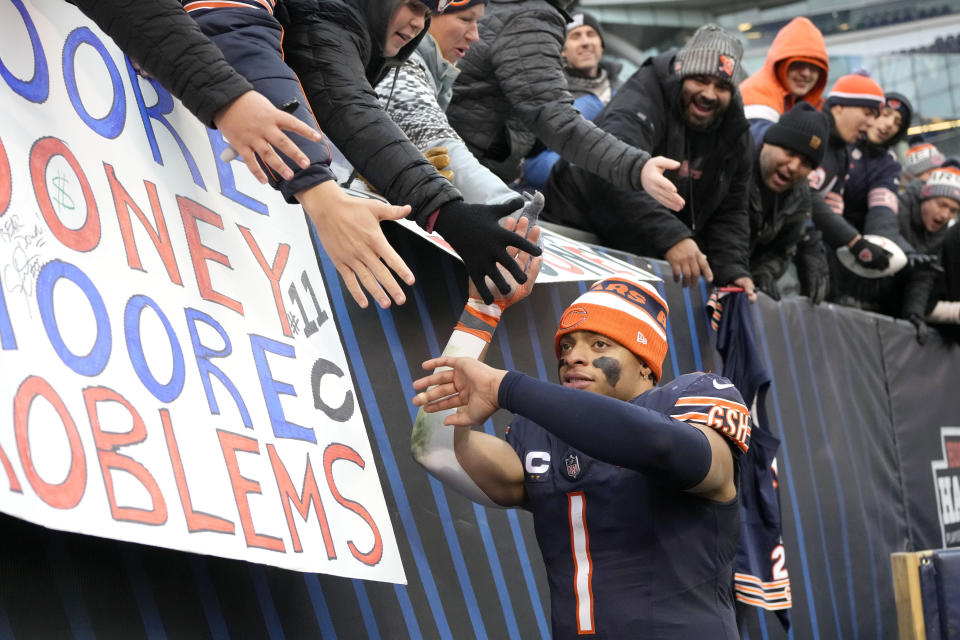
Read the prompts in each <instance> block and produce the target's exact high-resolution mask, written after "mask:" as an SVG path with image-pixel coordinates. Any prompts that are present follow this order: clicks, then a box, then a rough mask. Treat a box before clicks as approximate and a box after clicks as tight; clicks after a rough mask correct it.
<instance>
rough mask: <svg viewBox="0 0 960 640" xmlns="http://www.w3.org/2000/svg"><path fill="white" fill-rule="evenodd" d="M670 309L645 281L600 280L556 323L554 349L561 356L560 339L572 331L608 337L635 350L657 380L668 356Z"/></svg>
mask: <svg viewBox="0 0 960 640" xmlns="http://www.w3.org/2000/svg"><path fill="white" fill-rule="evenodd" d="M669 314H670V309H669V307H668V306H667V303H666V301H665V300H664V299H663V298H662V297H661V296H660V294H659V293H657V290H656V289H654V288H653V287H652V286H650V285H649V284H647V283H645V282H634V281H632V280H629V279H628V278H625V277H623V276H615V277H612V278H607V279H605V280H601V281H600V282H597V283H596V284H594V285H593V286H592V287H590V290H589V291H587V292H586V293H584V294H583V295H582V296H580V297H579V298H577V299H576V300H574V301H573V304H571V305H570V306H569V307H567V309H566V311H564V312H563V315H561V316H560V323H559V325H558V326H557V333H556V335H555V336H554V339H553V348H554V351H555V352H556V354H557V358H558V359H559V358H560V339H561V338H562V337H563V336H565V335H567V334H568V333H571V332H573V331H592V332H594V333H599V334H601V335H604V336H607V337H608V338H610V339H611V340H613V341H614V342H616V343H617V344H619V345H620V346H622V347H623V348H625V349H627V350H629V351H631V352H633V353H634V354H635V355H636V356H637V357H639V358H640V359H641V360H643V362H644V363H645V364H646V365H647V366H648V367H650V371H651V372H653V377H654V380H660V376H661V375H662V373H663V359H664V358H666V357H667V349H668V348H669V346H668V344H667V316H668V315H669Z"/></svg>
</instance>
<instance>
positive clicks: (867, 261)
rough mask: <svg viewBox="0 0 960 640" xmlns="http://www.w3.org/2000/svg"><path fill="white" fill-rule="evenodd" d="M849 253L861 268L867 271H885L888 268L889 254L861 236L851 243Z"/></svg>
mask: <svg viewBox="0 0 960 640" xmlns="http://www.w3.org/2000/svg"><path fill="white" fill-rule="evenodd" d="M850 253H852V254H853V257H854V258H855V259H856V261H857V262H859V263H860V265H861V266H864V267H866V268H867V269H878V270H879V269H886V268H887V267H889V266H890V252H889V251H887V250H886V249H884V248H883V247H881V246H879V245H876V244H873V243H872V242H870V241H869V240H867V239H866V238H864V237H863V236H860V239H859V240H857V241H856V242H854V243H853V246H852V247H850Z"/></svg>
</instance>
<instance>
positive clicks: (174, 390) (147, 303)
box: [123, 295, 184, 402]
mask: <svg viewBox="0 0 960 640" xmlns="http://www.w3.org/2000/svg"><path fill="white" fill-rule="evenodd" d="M144 307H150V308H151V309H153V312H154V313H156V314H157V317H158V318H160V322H161V323H163V328H164V329H165V330H166V332H167V341H169V342H170V351H171V357H172V358H173V372H172V373H171V374H170V382H168V383H167V384H160V383H159V382H157V379H156V378H154V377H153V373H151V372H150V365H148V364H147V359H146V358H145V357H144V356H143V342H142V341H141V340H140V315H141V314H142V313H143V308H144ZM123 327H124V330H125V331H126V335H127V352H128V353H129V354H130V363H131V364H132V365H133V370H134V371H136V372H137V377H139V378H140V382H142V383H143V386H145V387H146V388H147V389H148V390H149V391H150V393H152V394H153V395H154V397H156V399H157V400H159V401H160V402H173V401H174V400H176V399H177V398H178V397H179V396H180V392H181V391H182V390H183V377H184V366H183V351H181V350H180V343H179V342H177V334H175V333H174V332H173V327H171V326H170V321H169V320H167V316H165V315H164V314H163V311H161V310H160V307H159V306H158V305H157V303H156V302H154V301H153V300H151V299H150V298H148V297H147V296H144V295H136V296H133V297H132V298H130V301H129V302H127V309H126V311H125V312H124V314H123Z"/></svg>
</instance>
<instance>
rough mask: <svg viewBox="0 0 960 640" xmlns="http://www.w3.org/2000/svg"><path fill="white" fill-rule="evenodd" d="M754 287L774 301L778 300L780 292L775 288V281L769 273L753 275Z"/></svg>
mask: <svg viewBox="0 0 960 640" xmlns="http://www.w3.org/2000/svg"><path fill="white" fill-rule="evenodd" d="M753 284H754V286H755V287H756V288H757V289H759V290H760V291H763V292H764V293H765V294H767V295H768V296H770V297H771V298H773V299H774V300H780V290H779V289H778V288H777V280H776V278H774V277H773V276H772V275H771V274H769V273H755V274H753Z"/></svg>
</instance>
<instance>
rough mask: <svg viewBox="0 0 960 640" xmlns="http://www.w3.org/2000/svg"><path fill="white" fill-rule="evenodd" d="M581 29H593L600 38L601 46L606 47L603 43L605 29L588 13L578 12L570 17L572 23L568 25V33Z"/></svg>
mask: <svg viewBox="0 0 960 640" xmlns="http://www.w3.org/2000/svg"><path fill="white" fill-rule="evenodd" d="M579 27H593V30H594V31H596V32H597V35H598V36H600V45H601V46H606V43H605V42H604V41H603V27H601V26H600V22H598V21H597V19H596V18H594V17H593V16H592V15H590V14H589V13H587V12H586V11H578V12H577V13H574V14H572V15H571V16H570V22H568V23H567V33H570V32H571V31H573V30H574V29H577V28H579Z"/></svg>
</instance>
